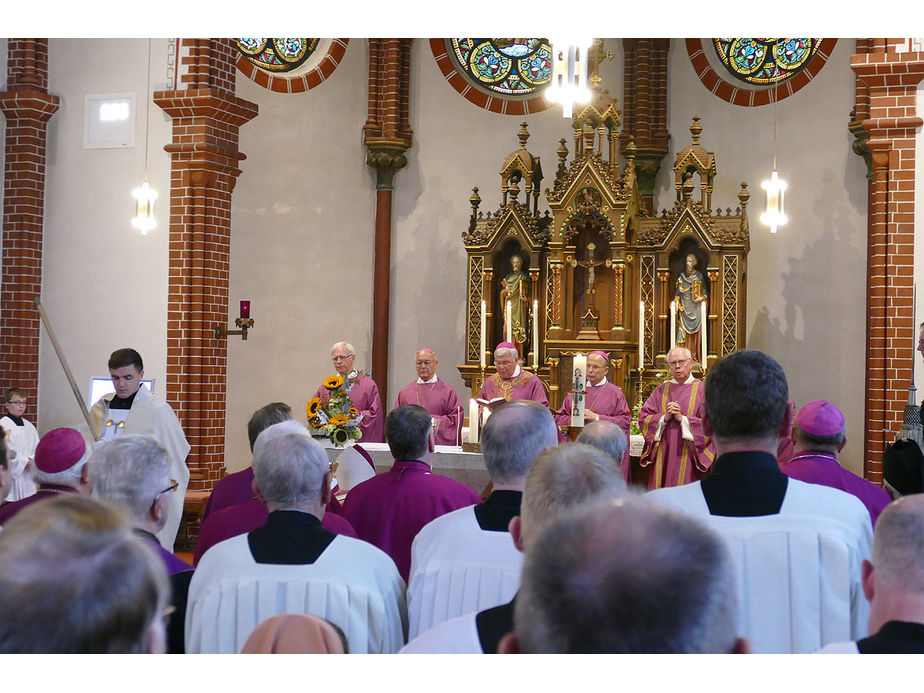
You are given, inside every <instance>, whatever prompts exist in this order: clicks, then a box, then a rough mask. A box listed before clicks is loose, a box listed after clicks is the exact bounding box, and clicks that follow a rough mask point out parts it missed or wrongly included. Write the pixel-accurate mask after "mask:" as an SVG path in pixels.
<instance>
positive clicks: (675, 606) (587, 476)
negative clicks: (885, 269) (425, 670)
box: [0, 345, 924, 654]
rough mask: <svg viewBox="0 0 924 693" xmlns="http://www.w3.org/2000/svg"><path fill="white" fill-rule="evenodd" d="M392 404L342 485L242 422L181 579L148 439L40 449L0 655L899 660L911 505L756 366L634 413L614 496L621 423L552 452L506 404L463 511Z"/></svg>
mask: <svg viewBox="0 0 924 693" xmlns="http://www.w3.org/2000/svg"><path fill="white" fill-rule="evenodd" d="M347 346H348V345H347ZM351 350H352V349H349V350H348V351H351ZM675 351H676V350H675ZM675 351H672V352H671V356H672V360H673V361H674V362H675V363H673V364H671V369H672V371H677V372H676V373H674V376H675V380H674V381H672V382H674V383H675V384H690V383H689V380H690V375H689V371H688V370H687V372H686V373H684V372H683V371H684V370H685V368H686V363H685V361H686V360H687V359H688V358H689V352H687V353H686V355H685V354H684V353H683V350H681V351H676V353H675ZM431 355H432V358H431ZM604 356H605V355H604ZM417 357H418V360H420V361H422V362H424V363H423V364H422V368H423V370H424V372H423V373H422V379H421V382H422V383H427V382H431V383H432V382H434V381H432V379H431V378H428V377H424V376H427V375H428V374H429V375H430V376H432V375H433V373H432V372H430V370H428V369H429V368H430V367H431V365H430V364H429V363H426V362H432V363H433V364H434V365H435V361H436V359H435V354H432V352H430V351H429V350H422V351H420V352H418V353H417ZM685 357H686V358H685ZM341 360H344V359H341ZM596 362H597V363H595V367H597V368H598V369H599V370H601V371H603V370H604V369H605V362H604V358H599V359H596ZM351 366H352V363H346V364H345V365H344V369H349V368H350V367H351ZM510 376H511V377H514V378H515V377H517V376H516V374H515V371H514V369H511V373H510ZM588 377H590V376H588ZM598 381H599V379H598ZM696 382H699V381H696ZM500 385H501V386H502V383H500ZM409 393H410V394H407V393H405V395H404V396H403V397H404V399H403V400H402V399H400V398H399V403H398V405H397V406H396V407H395V408H394V409H393V410H392V411H391V412H389V413H388V414H387V416H385V417H384V422H383V427H382V430H383V432H384V438H385V442H386V443H387V444H388V446H389V449H390V451H391V454H392V456H393V458H394V464H393V466H392V467H391V468H390V469H389V470H388V471H385V472H382V473H379V474H375V473H374V468H373V469H371V470H370V469H366V470H365V472H366V473H365V474H356V473H355V470H354V471H353V472H350V473H351V474H355V482H354V481H351V482H345V481H344V479H345V478H346V476H347V475H346V474H345V475H344V479H341V478H337V479H336V480H335V479H333V478H332V476H333V475H332V465H331V464H330V462H329V461H328V456H327V454H326V452H325V451H324V449H323V448H322V447H321V446H320V445H319V444H318V443H317V442H316V441H315V440H314V439H313V438H312V436H311V434H310V431H309V429H308V428H307V427H306V426H305V425H304V424H302V423H299V422H297V421H295V420H294V419H293V417H292V413H291V410H290V408H289V407H288V406H287V405H285V404H283V403H279V402H274V403H271V404H268V405H266V406H263V407H261V408H259V409H257V410H256V412H255V413H254V415H253V417H252V418H251V420H250V423H249V426H248V434H249V439H250V444H251V449H252V453H253V462H252V467H249V468H248V469H246V470H243V471H242V472H236V473H235V474H231V475H228V476H227V477H225V479H223V480H222V481H221V482H219V483H218V484H217V485H216V487H215V489H214V491H213V493H212V498H211V499H210V502H209V507H208V509H207V512H206V516H205V518H204V520H203V522H202V526H201V533H200V537H199V542H200V543H199V546H198V547H197V548H196V551H195V554H194V557H193V563H194V566H193V565H190V564H188V563H185V562H184V561H181V560H180V559H179V558H177V557H176V556H175V555H174V554H172V553H171V552H169V551H167V550H166V549H164V548H162V547H161V545H160V544H159V543H158V541H157V536H156V535H157V533H158V532H159V531H160V529H161V528H162V527H163V524H164V522H165V519H166V513H165V505H166V496H169V494H170V493H172V492H174V489H175V488H176V483H175V482H174V481H172V480H171V478H170V461H169V456H168V453H167V451H166V450H165V449H164V447H163V446H162V445H161V444H160V443H159V442H158V441H157V440H155V439H154V438H152V437H150V436H144V435H124V436H121V437H119V438H116V439H114V440H112V441H109V442H106V443H105V444H102V445H100V446H97V447H93V446H91V445H89V444H87V443H86V442H85V441H84V439H83V437H82V436H81V435H80V434H79V433H78V432H77V431H74V430H73V429H66V428H65V429H55V430H53V431H50V432H48V433H46V434H45V435H44V436H43V437H42V438H41V439H40V440H39V442H38V446H37V447H36V449H35V455H34V462H33V463H32V465H33V467H34V471H33V479H34V481H35V483H36V484H37V487H38V493H39V494H42V495H41V496H40V497H39V498H37V499H35V500H33V501H32V502H30V503H28V504H25V505H22V506H21V507H19V506H18V507H13V506H15V505H17V504H18V503H20V501H17V502H16V503H8V504H6V505H5V506H4V507H3V508H2V509H0V513H2V519H0V522H2V527H0V652H4V653H80V652H132V653H146V652H150V653H161V652H174V653H229V654H230V653H399V652H400V653H411V654H415V653H444V654H454V653H469V654H476V653H655V654H672V653H750V652H754V653H811V652H824V653H827V652H852V653H858V652H859V653H880V652H922V651H924V494H913V495H906V496H902V497H899V498H898V499H897V500H894V501H891V502H890V498H889V497H888V494H887V493H886V492H885V491H883V490H882V488H881V487H877V486H875V485H874V484H869V483H865V484H860V483H859V481H858V479H856V478H848V477H847V476H845V473H843V470H841V469H840V467H839V466H838V465H837V453H838V452H839V450H840V449H841V448H842V447H843V444H844V437H843V436H844V428H845V426H844V418H843V416H842V415H841V413H840V411H839V410H838V409H837V408H836V407H835V406H834V405H833V404H831V403H829V402H812V403H810V404H808V405H806V406H804V407H802V408H801V409H800V410H798V411H794V407H793V406H792V402H791V400H790V398H789V389H788V384H787V381H786V376H785V374H784V373H783V370H782V368H781V367H780V365H779V364H778V363H777V362H776V361H775V360H774V359H773V358H771V357H769V356H767V355H765V354H763V353H761V352H758V351H753V350H743V351H738V352H735V353H733V354H731V355H729V356H726V357H724V358H722V359H720V360H718V361H717V362H716V363H715V364H713V365H712V366H711V368H710V369H709V372H708V376H707V378H706V380H705V383H701V384H700V385H698V386H695V387H692V388H687V389H686V390H684V395H685V396H686V397H687V398H688V401H687V402H685V403H684V404H685V406H683V407H674V406H671V407H670V408H667V407H665V410H664V411H663V412H660V413H659V412H658V411H657V408H656V407H655V406H654V405H652V407H650V408H649V409H650V411H643V415H642V417H640V419H645V420H640V421H639V426H640V428H642V429H643V430H645V429H646V428H647V429H649V430H650V431H651V437H650V438H648V437H646V450H645V453H644V455H647V456H648V457H647V461H648V463H650V464H652V465H653V467H652V469H653V470H654V469H657V474H658V475H657V477H656V478H657V479H658V483H657V484H655V485H654V486H653V487H652V488H651V489H650V490H646V489H643V488H640V487H636V486H633V485H631V483H627V482H629V479H628V478H627V477H628V475H627V472H626V463H627V461H628V455H627V436H626V430H625V427H626V422H625V421H623V420H622V419H620V420H618V421H614V420H610V419H611V418H613V417H603V416H599V417H597V418H596V419H594V420H590V421H588V422H587V425H586V426H585V427H584V429H583V432H582V433H581V434H580V436H579V437H578V439H577V440H576V441H575V442H570V440H569V441H561V440H560V437H559V436H560V431H559V428H558V426H557V425H556V417H555V412H553V411H550V409H549V408H548V403H547V402H544V403H543V402H537V401H535V400H534V398H529V397H527V398H524V399H517V398H511V401H507V402H506V403H503V404H501V405H500V406H498V407H497V408H496V409H495V410H494V411H493V413H492V414H491V415H490V417H488V418H487V420H486V422H485V423H484V426H483V428H482V431H481V449H482V454H483V459H484V464H485V467H486V469H487V472H488V474H489V475H490V479H491V484H490V486H489V488H488V489H485V490H484V493H481V490H480V489H473V488H471V487H469V486H467V485H465V484H463V483H461V482H459V481H456V480H453V479H450V478H449V477H445V476H441V475H439V474H437V473H435V472H434V471H433V469H432V466H431V462H432V458H433V455H434V447H435V442H436V438H435V429H436V427H435V426H434V421H433V414H432V413H431V412H429V411H428V410H426V409H425V408H423V407H421V406H419V405H418V404H414V403H402V402H406V400H407V399H408V398H410V397H412V396H416V395H415V394H414V392H412V391H410V390H409ZM700 398H701V401H700ZM665 401H667V400H666V399H665ZM623 403H624V402H623ZM623 403H621V405H622V404H623ZM655 404H656V403H655ZM456 408H457V405H456V404H453V405H452V409H453V411H455V409H456ZM694 412H695V413H694ZM460 413H461V412H459V414H460ZM592 413H593V412H592ZM794 416H795V420H793V417H794ZM441 426H445V430H444V432H445V431H450V432H451V436H452V437H453V438H455V436H457V434H458V432H459V428H460V427H459V425H458V422H457V421H456V420H455V419H451V420H450V423H448V424H441ZM786 441H791V442H792V452H791V453H789V454H791V455H792V460H791V461H789V462H788V463H786V462H784V461H782V460H780V457H779V453H780V450H781V449H783V448H784V447H785V446H784V445H782V443H784V442H786ZM358 450H359V451H361V450H362V448H361V447H359V448H358ZM674 453H677V455H676V457H675V456H674ZM0 458H2V459H0V494H4V495H5V490H6V489H8V488H9V487H10V485H11V483H12V480H11V477H12V473H11V471H10V468H11V465H10V464H9V463H8V461H7V454H6V450H5V447H4V449H3V453H2V455H0ZM355 460H357V461H358V464H359V465H360V466H365V465H366V464H367V463H366V462H365V461H364V460H363V457H362V453H360V455H358V456H355ZM675 462H677V464H675ZM370 464H371V461H370ZM832 464H833V466H830V465H832ZM678 465H679V466H678ZM826 465H828V466H826ZM338 476H339V475H338ZM684 477H686V478H684ZM363 479H364V480H363ZM671 479H675V480H681V481H684V482H685V483H676V482H675V483H668V482H669V481H670V480H671ZM665 480H667V481H665ZM338 484H342V485H343V487H344V488H339V490H340V491H341V493H337V490H338ZM344 490H345V499H344V500H343V502H342V503H341V502H340V501H339V500H338V499H337V496H338V495H343V491H344ZM880 492H881V493H880ZM0 497H2V495H0ZM874 528H875V531H874ZM166 613H169V614H170V618H169V619H167V620H166V624H165V619H164V618H163V616H164V614H166Z"/></svg>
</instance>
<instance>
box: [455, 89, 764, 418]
mask: <svg viewBox="0 0 924 693" xmlns="http://www.w3.org/2000/svg"><path fill="white" fill-rule="evenodd" d="M619 122H620V119H619V111H618V110H617V109H616V102H615V99H610V98H609V96H608V95H607V94H606V92H603V91H599V90H596V91H595V94H594V99H593V100H592V101H591V103H590V104H588V105H587V106H586V107H584V108H583V110H581V111H580V112H579V113H576V115H575V117H574V118H573V120H572V127H573V130H574V141H573V148H574V156H573V158H572V160H571V162H570V163H568V161H567V160H568V155H569V152H568V148H567V146H566V145H567V141H566V140H565V139H562V140H560V144H561V146H560V147H559V149H558V158H559V161H558V167H557V171H556V176H555V183H554V187H553V188H552V189H551V190H549V189H546V190H545V198H546V202H547V204H548V208H549V211H545V212H542V213H540V211H539V196H540V192H539V184H540V182H541V181H542V169H541V166H540V162H539V158H538V157H536V156H533V155H532V154H530V153H529V151H527V149H526V142H527V140H528V139H529V132H528V130H527V124H526V123H523V124H522V125H521V127H520V131H519V132H518V134H517V136H518V138H519V140H520V147H519V148H518V149H517V150H515V151H514V152H512V153H511V154H509V155H508V156H507V157H506V158H505V160H504V165H503V167H502V168H501V171H500V175H501V205H500V207H498V209H497V210H496V211H494V212H487V213H485V212H482V211H480V209H479V207H480V204H481V197H480V196H479V194H478V188H475V189H474V191H473V194H472V196H471V198H470V202H471V205H472V216H471V218H470V220H469V228H468V230H467V231H466V232H464V233H463V234H462V239H463V242H464V244H465V249H466V252H467V254H468V291H467V294H468V295H467V310H466V316H467V322H466V325H467V329H466V348H465V354H466V361H465V363H464V364H462V365H460V366H459V372H460V373H461V374H462V377H463V379H464V380H465V383H466V385H467V386H469V387H470V388H471V390H472V393H473V396H474V394H476V393H477V392H478V390H479V389H480V387H481V384H482V383H483V381H484V378H485V377H487V376H489V375H490V374H491V373H493V372H494V368H493V365H492V358H491V354H490V353H489V354H487V355H486V356H485V364H486V368H485V369H484V370H482V368H481V353H480V351H481V343H482V339H483V341H484V344H485V348H486V350H487V351H488V352H490V351H491V350H492V349H493V348H494V346H495V345H496V344H497V343H499V342H500V341H503V339H504V327H503V325H504V306H503V305H501V301H500V292H501V288H502V286H501V281H502V279H503V278H504V276H505V275H506V274H507V273H509V272H511V257H512V256H513V255H514V254H517V255H519V256H520V257H521V258H522V259H523V268H522V271H523V272H524V273H526V274H527V275H528V277H529V285H528V292H529V306H530V311H531V315H530V325H529V330H528V331H527V333H528V336H527V343H526V345H524V354H523V355H524V360H523V364H522V365H523V367H524V368H527V369H529V370H533V371H534V372H536V373H537V374H538V375H539V377H540V378H541V379H542V381H543V383H545V385H546V387H547V388H548V390H549V403H550V405H551V406H552V407H553V408H557V407H558V406H559V405H560V404H561V401H562V399H563V398H564V395H565V394H567V389H568V387H569V383H570V381H571V376H570V374H571V372H572V367H571V360H572V357H573V356H574V355H575V354H576V353H579V352H580V353H584V354H586V353H588V352H590V351H593V350H596V349H600V350H603V351H606V352H607V353H608V354H609V355H610V357H611V363H610V374H609V378H610V380H611V381H613V382H615V383H616V384H617V385H619V386H620V387H622V388H623V390H624V391H625V392H626V393H627V397H628V398H629V399H630V401H631V400H632V399H633V395H632V394H629V393H638V395H639V396H641V394H642V392H643V391H647V390H648V389H649V388H650V387H652V386H653V384H654V383H655V382H656V381H657V380H658V379H659V372H663V371H665V370H666V365H665V360H666V355H667V352H668V351H669V350H670V347H671V346H672V345H673V344H674V343H675V342H674V341H672V337H671V322H670V305H671V302H672V301H673V299H674V295H675V285H676V283H677V277H678V275H679V273H680V272H681V271H683V269H684V267H685V262H686V258H687V256H688V255H690V254H693V255H694V256H695V257H696V260H697V267H698V269H699V270H700V271H701V273H702V274H703V278H704V282H703V284H704V286H703V291H704V293H705V294H706V296H707V300H706V305H707V311H706V312H707V319H706V347H705V351H706V352H707V357H706V363H705V364H703V365H705V367H706V368H708V366H709V364H711V363H713V362H714V361H715V360H716V359H717V358H719V357H720V356H723V355H725V354H729V353H731V352H733V351H736V350H738V349H741V348H743V347H744V343H745V308H746V300H745V299H746V295H747V255H748V250H749V247H750V243H749V235H748V221H747V202H748V198H749V193H748V191H747V186H746V184H744V183H742V184H741V191H740V192H739V194H738V200H739V206H738V208H737V209H736V210H735V211H734V212H732V210H731V209H730V208H727V209H726V210H725V211H724V212H723V211H722V210H721V209H716V210H713V209H712V193H713V186H714V179H715V176H716V163H715V157H714V155H713V153H712V152H708V151H706V149H705V148H704V147H703V146H702V145H701V144H700V142H699V136H700V133H701V131H702V127H701V126H700V124H699V118H698V117H695V116H694V118H693V124H692V126H691V127H690V133H691V135H692V143H691V144H690V145H689V146H687V147H685V148H684V149H683V150H681V151H680V152H679V153H678V154H677V156H676V159H675V162H674V167H673V171H674V185H675V188H676V192H677V199H676V202H675V203H674V206H673V207H672V208H671V209H670V210H663V211H662V212H661V214H660V215H657V214H655V215H648V214H646V213H645V211H644V208H643V207H642V205H640V202H639V191H638V185H637V182H636V177H635V162H634V155H635V147H634V145H633V144H632V142H631V141H630V142H629V143H628V145H627V146H626V147H625V148H624V154H625V164H624V166H623V167H620V165H619V161H618V145H619V134H618V127H619ZM521 184H522V185H523V190H522V191H521V190H520V185H521ZM697 187H698V188H699V199H694V196H695V193H696V189H697ZM521 195H522V197H523V201H522V202H521V201H520V196H521ZM482 301H484V305H485V316H484V320H483V322H484V325H485V334H484V337H483V338H482V333H481V329H482V328H481V326H482V314H481V311H482ZM534 302H535V303H534ZM641 302H644V309H643V310H642V309H641V308H640V303H641ZM534 305H535V306H536V307H537V310H536V313H537V315H538V321H537V322H536V324H535V326H534V324H533V318H532V311H533V306H534ZM640 357H641V358H642V359H643V367H642V368H641V369H639V359H640ZM694 357H698V355H694ZM697 360H698V361H700V360H702V359H701V358H697ZM699 368H702V365H700V366H699Z"/></svg>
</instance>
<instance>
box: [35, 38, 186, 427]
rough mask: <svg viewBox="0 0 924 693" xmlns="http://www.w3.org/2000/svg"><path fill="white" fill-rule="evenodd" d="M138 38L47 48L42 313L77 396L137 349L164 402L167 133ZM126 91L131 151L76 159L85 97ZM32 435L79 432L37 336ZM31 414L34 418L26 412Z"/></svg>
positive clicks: (80, 153)
mask: <svg viewBox="0 0 924 693" xmlns="http://www.w3.org/2000/svg"><path fill="white" fill-rule="evenodd" d="M166 51H167V41H166V39H154V40H153V42H152V54H151V90H152V91H154V90H157V89H164V88H165V86H166V85H165V70H166ZM147 60H148V42H147V40H145V39H124V40H116V39H108V40H104V41H101V40H89V39H51V40H50V41H49V69H48V73H49V79H48V91H49V93H51V94H55V95H57V96H59V97H60V99H61V106H60V108H59V109H58V111H57V113H55V114H54V116H52V118H51V120H50V122H49V127H48V157H47V164H48V167H47V188H46V196H45V209H46V213H45V241H44V260H43V265H42V304H43V305H44V307H45V311H46V313H47V314H48V317H49V319H50V321H51V323H52V326H53V329H54V331H55V334H56V336H57V339H58V342H59V343H60V345H61V348H62V350H63V351H64V353H65V358H66V359H67V362H68V364H69V366H70V368H71V371H72V372H73V375H74V378H75V380H76V383H77V385H78V387H79V388H80V390H81V391H82V394H83V397H84V398H86V397H88V394H89V393H88V389H89V383H90V379H91V378H92V377H94V376H98V377H108V375H109V370H108V368H107V367H106V361H107V360H108V358H109V354H110V353H111V352H112V351H113V350H115V349H118V348H121V347H125V346H132V347H134V348H136V349H137V350H138V351H139V352H140V353H141V356H142V358H143V359H144V362H145V377H148V378H154V380H155V389H156V390H157V391H158V392H160V393H164V392H165V391H166V359H167V341H166V319H167V259H168V258H167V219H168V206H167V204H166V199H167V194H168V191H169V161H168V158H167V154H166V153H165V152H164V150H163V147H164V145H165V144H166V143H167V142H168V141H169V137H170V133H169V126H168V124H167V123H166V120H165V116H164V114H163V112H162V111H161V110H160V108H158V107H157V106H155V105H154V104H152V103H150V99H146V98H145V94H144V92H145V88H146V79H145V73H146V70H147ZM121 92H135V98H136V113H135V116H136V118H135V146H134V147H130V148H124V149H84V147H83V128H84V97H85V96H86V95H88V94H103V93H121ZM146 103H147V104H148V107H149V111H150V149H149V155H148V177H149V181H150V183H151V185H152V186H153V187H154V188H155V189H156V190H158V192H159V193H160V196H161V197H160V200H159V205H158V206H157V207H155V210H156V214H157V219H158V224H159V225H158V227H157V228H156V229H155V230H153V231H152V232H150V233H149V234H148V235H147V236H141V235H140V234H139V233H138V232H137V231H135V229H134V228H132V226H131V225H130V220H131V218H132V216H133V215H134V212H135V203H134V198H133V197H132V196H131V191H132V189H133V188H135V187H137V186H139V185H140V184H141V182H142V180H143V177H144V129H145V119H144V115H145V113H144V106H145V104H146ZM39 363H40V369H39V407H40V409H41V421H40V423H41V425H40V430H39V432H40V433H44V432H46V431H48V430H49V429H51V428H55V427H58V426H84V427H85V424H84V420H83V416H82V415H81V413H80V409H79V408H78V405H77V402H76V399H75V398H74V395H73V394H72V391H71V388H70V386H69V385H68V382H67V379H66V377H65V374H64V370H63V369H62V367H61V365H60V364H59V362H58V359H57V357H56V356H55V353H54V349H53V347H52V344H51V341H50V340H49V339H48V336H47V333H46V332H45V331H44V329H43V330H42V338H41V343H40V353H39ZM31 413H33V414H34V410H33V412H31Z"/></svg>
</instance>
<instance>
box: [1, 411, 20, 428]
mask: <svg viewBox="0 0 924 693" xmlns="http://www.w3.org/2000/svg"><path fill="white" fill-rule="evenodd" d="M4 416H5V417H6V418H7V419H9V420H10V421H12V422H13V423H14V424H16V425H17V426H23V425H24V424H23V422H22V417H21V416H16V415H15V414H10V413H7V414H4Z"/></svg>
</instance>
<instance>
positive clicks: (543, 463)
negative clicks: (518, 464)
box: [520, 443, 628, 546]
mask: <svg viewBox="0 0 924 693" xmlns="http://www.w3.org/2000/svg"><path fill="white" fill-rule="evenodd" d="M627 493H628V489H627V488H626V482H625V480H624V479H623V478H622V473H621V472H620V471H619V467H618V466H617V465H615V464H613V459H612V458H611V457H610V456H609V455H608V454H606V453H605V452H603V451H602V450H598V449H597V448H595V447H591V446H590V445H584V444H583V443H569V444H567V445H558V446H556V447H553V448H549V449H547V450H545V451H544V452H543V453H542V454H540V455H539V457H537V458H536V461H535V462H534V463H533V466H532V467H531V468H530V470H529V472H528V473H527V475H526V483H525V484H524V487H523V503H522V507H521V510H520V518H521V520H520V535H521V537H520V538H521V541H522V543H523V544H524V545H526V546H528V545H529V540H530V539H529V538H530V537H534V536H536V535H537V534H539V533H540V532H541V531H542V530H543V529H544V528H545V527H546V526H547V525H548V524H549V523H550V522H552V521H553V520H554V519H555V518H556V517H558V516H560V515H562V514H563V513H564V512H565V511H567V510H571V509H573V508H575V507H577V506H578V505H581V504H583V503H590V502H593V501H597V500H604V499H616V498H619V497H621V496H624V495H626V494H627Z"/></svg>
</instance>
